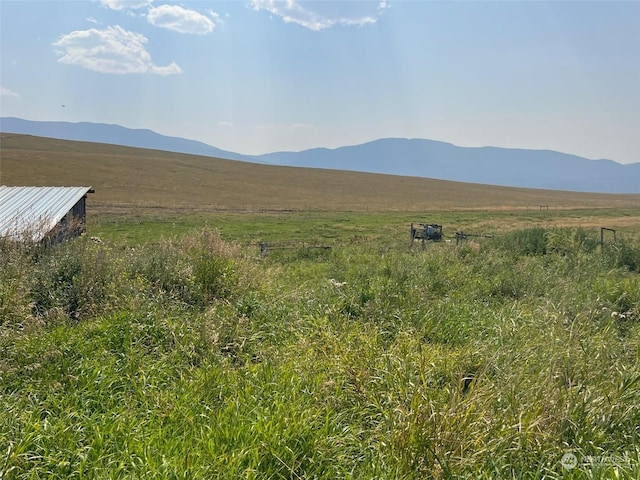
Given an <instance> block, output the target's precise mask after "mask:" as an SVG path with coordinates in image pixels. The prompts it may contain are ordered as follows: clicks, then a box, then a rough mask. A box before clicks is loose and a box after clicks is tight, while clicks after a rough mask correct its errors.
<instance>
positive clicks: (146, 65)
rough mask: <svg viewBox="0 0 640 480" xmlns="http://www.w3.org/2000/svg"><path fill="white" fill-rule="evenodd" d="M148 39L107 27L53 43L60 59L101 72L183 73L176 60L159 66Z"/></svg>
mask: <svg viewBox="0 0 640 480" xmlns="http://www.w3.org/2000/svg"><path fill="white" fill-rule="evenodd" d="M145 43H147V38H146V37H145V36H144V35H140V34H138V33H134V32H128V31H126V30H124V29H123V28H121V27H120V26H117V25H116V26H115V27H107V28H106V29H104V30H98V29H95V28H92V29H90V30H79V31H75V32H71V33H69V34H67V35H63V36H62V37H60V38H59V39H58V41H56V42H54V43H53V46H54V47H55V49H56V53H57V54H58V56H59V57H60V58H59V59H58V61H59V62H60V63H64V64H67V65H77V66H79V67H82V68H86V69H87V70H93V71H95V72H101V73H115V74H126V73H153V74H157V75H172V74H176V73H182V70H181V69H180V67H179V66H178V65H176V64H175V63H171V64H170V65H167V66H165V67H159V66H157V65H155V64H154V63H153V61H152V60H151V55H149V52H147V50H146V49H145V47H144V44H145Z"/></svg>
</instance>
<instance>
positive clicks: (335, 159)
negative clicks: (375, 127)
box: [260, 138, 640, 193]
mask: <svg viewBox="0 0 640 480" xmlns="http://www.w3.org/2000/svg"><path fill="white" fill-rule="evenodd" d="M260 159H262V160H265V161H268V162H271V163H274V164H278V165H290V166H300V167H323V168H339V169H342V170H353V171H359V172H373V173H387V174H394V175H412V176H417V177H430V178H439V179H446V180H454V181H460V182H471V183H482V184H488V185H503V186H518V187H525V188H544V189H551V190H571V191H584V192H607V193H640V163H633V164H627V165H622V164H619V163H616V162H613V161H611V160H589V159H586V158H583V157H578V156H576V155H569V154H566V153H561V152H555V151H552V150H526V149H515V148H497V147H479V148H472V147H459V146H456V145H452V144H450V143H445V142H437V141H433V140H424V139H406V138H384V139H380V140H375V141H373V142H368V143H364V144H362V145H354V146H348V147H341V148H336V149H326V148H316V149H312V150H306V151H303V152H279V153H273V154H268V155H262V156H260Z"/></svg>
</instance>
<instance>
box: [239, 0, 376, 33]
mask: <svg viewBox="0 0 640 480" xmlns="http://www.w3.org/2000/svg"><path fill="white" fill-rule="evenodd" d="M250 5H251V6H252V7H253V9H254V10H264V11H267V12H269V13H271V14H272V15H275V16H277V17H280V18H281V19H282V20H283V21H284V22H285V23H295V24H298V25H301V26H303V27H305V28H308V29H310V30H314V31H320V30H324V29H327V28H332V27H336V26H363V25H367V24H373V23H376V22H377V21H378V19H379V18H380V15H382V13H383V12H384V10H386V9H387V8H388V4H387V1H386V0H379V1H368V0H363V1H351V2H321V1H315V2H300V1H299V0H250Z"/></svg>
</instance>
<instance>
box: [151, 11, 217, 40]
mask: <svg viewBox="0 0 640 480" xmlns="http://www.w3.org/2000/svg"><path fill="white" fill-rule="evenodd" d="M147 20H148V21H149V23H151V24H152V25H154V26H156V27H161V28H166V29H169V30H173V31H175V32H179V33H192V34H200V35H204V34H207V33H210V32H211V31H213V29H214V27H215V24H214V23H213V21H212V20H211V19H210V18H208V17H206V16H205V15H202V14H201V13H198V12H196V11H195V10H188V9H186V8H183V7H180V6H178V5H160V6H159V7H154V8H151V9H150V10H149V13H148V14H147Z"/></svg>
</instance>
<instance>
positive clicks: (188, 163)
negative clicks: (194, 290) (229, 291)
mask: <svg viewBox="0 0 640 480" xmlns="http://www.w3.org/2000/svg"><path fill="white" fill-rule="evenodd" d="M0 141H1V159H0V160H1V162H0V179H1V180H2V184H4V185H76V186H79V185H83V186H84V185H86V186H93V187H94V188H95V190H96V193H95V194H94V195H92V196H91V198H90V202H89V203H90V205H91V208H92V210H93V211H99V212H111V213H119V212H125V213H126V214H130V213H132V212H133V213H135V212H148V213H151V214H152V213H153V211H158V210H159V211H160V213H159V214H160V215H161V216H164V215H165V213H166V212H167V211H168V212H174V213H175V212H176V211H179V212H187V211H201V212H202V211H205V212H206V211H209V212H215V211H231V212H233V211H236V212H238V211H240V212H265V211H291V210H295V211H323V212H326V211H356V212H367V211H369V212H391V211H392V212H425V211H426V212H429V211H442V210H456V209H463V210H468V209H474V210H478V209H479V210H495V209H498V210H502V209H504V210H514V209H524V210H527V209H529V210H536V209H538V210H539V208H540V206H541V205H544V206H548V207H549V208H550V209H551V210H554V209H555V210H557V209H567V208H568V209H585V208H586V209H593V208H621V209H629V208H635V209H638V208H640V195H605V194H584V193H575V192H557V191H550V190H533V189H517V188H505V187H492V186H487V185H474V184H465V183H457V182H447V181H442V180H432V179H426V178H415V177H401V176H390V175H374V174H364V173H355V172H340V171H332V170H318V169H305V168H287V167H275V166H270V165H259V164H251V163H244V162H237V161H228V160H221V159H215V158H209V157H198V156H192V155H180V154H173V153H167V152H160V151H154V150H144V149H136V148H127V147H118V146H113V145H104V144H92V143H85V142H70V141H65V140H54V139H46V138H40V137H32V136H25V135H15V134H7V133H2V134H0Z"/></svg>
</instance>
